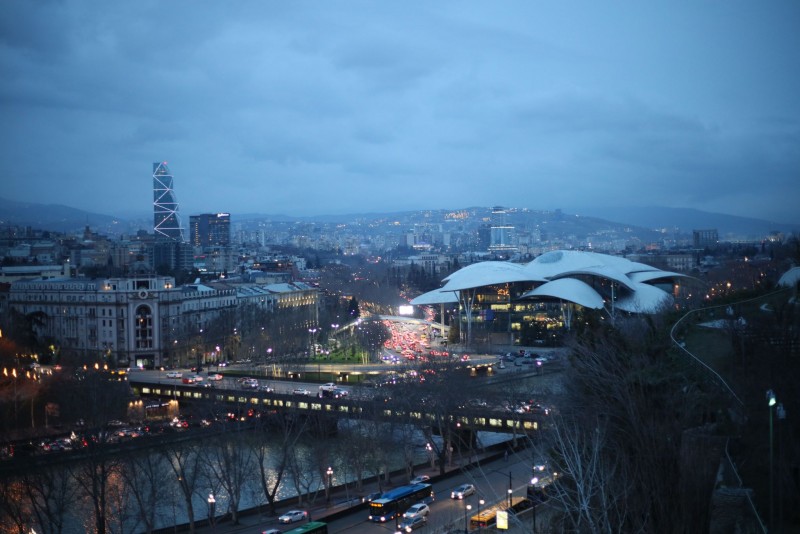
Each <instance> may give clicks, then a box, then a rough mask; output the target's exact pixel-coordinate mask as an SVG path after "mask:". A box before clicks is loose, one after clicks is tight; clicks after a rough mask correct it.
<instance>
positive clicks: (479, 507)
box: [478, 499, 486, 532]
mask: <svg viewBox="0 0 800 534" xmlns="http://www.w3.org/2000/svg"><path fill="white" fill-rule="evenodd" d="M484 504H486V501H484V500H483V499H480V500H479V501H478V532H480V531H481V526H482V525H483V518H482V517H481V509H482V508H483V505H484Z"/></svg>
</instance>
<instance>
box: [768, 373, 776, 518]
mask: <svg viewBox="0 0 800 534" xmlns="http://www.w3.org/2000/svg"><path fill="white" fill-rule="evenodd" d="M776 402H778V400H777V398H776V397H775V392H774V391H772V390H771V389H768V390H767V408H768V409H769V528H770V529H773V530H774V529H775V499H774V493H775V492H774V489H775V480H774V478H775V471H774V469H773V439H772V407H773V406H775V403H776Z"/></svg>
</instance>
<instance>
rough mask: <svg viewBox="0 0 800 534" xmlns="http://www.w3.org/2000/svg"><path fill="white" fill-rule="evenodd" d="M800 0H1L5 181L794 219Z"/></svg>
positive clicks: (45, 189)
mask: <svg viewBox="0 0 800 534" xmlns="http://www.w3.org/2000/svg"><path fill="white" fill-rule="evenodd" d="M798 28H800V2H797V1H796V0H787V1H768V2H754V1H750V0H748V1H745V2H739V1H726V2H710V1H689V2H680V1H675V0H670V1H669V2H666V1H665V2H640V1H636V2H624V1H614V2H597V1H586V2H569V1H558V2H531V1H527V0H526V1H521V2H514V1H504V2H490V1H485V2H471V1H458V2H444V1H441V2H439V1H437V2H429V1H428V2H414V1H408V0H404V1H402V2H400V1H397V2H384V1H377V0H375V1H372V2H353V1H341V0H337V1H322V0H320V1H318V2H300V1H283V2H277V1H266V0H264V1H252V2H243V1H239V2H210V1H208V2H199V1H191V2H190V1H175V0H170V1H142V0H137V1H136V2H106V1H96V2H84V1H75V0H70V1H63V2H55V1H53V2H50V1H33V0H4V1H3V2H1V3H0V109H1V110H2V115H0V176H2V187H0V196H1V197H5V198H9V199H12V200H20V201H33V202H46V203H59V204H66V205H69V206H73V207H78V208H82V209H88V210H91V211H94V212H99V213H106V214H110V215H124V214H129V213H134V212H136V213H148V212H150V211H151V210H152V201H153V198H152V177H151V175H152V164H153V162H155V161H167V162H168V164H169V167H170V169H171V170H172V172H173V174H174V176H175V190H176V195H177V198H178V201H179V202H180V210H181V214H182V215H183V217H188V215H189V214H194V213H201V212H218V211H229V212H231V213H233V214H234V215H235V214H236V213H252V212H261V213H285V214H290V215H315V214H328V213H350V212H372V211H396V210H405V209H425V208H460V207H468V206H476V205H479V206H490V205H496V204H499V205H506V206H514V207H528V208H532V209H555V208H562V209H565V210H571V211H573V212H574V211H578V210H579V209H580V208H581V207H584V206H587V205H591V204H602V205H605V206H618V205H631V206H650V205H659V206H668V207H690V208H698V209H702V210H706V211H713V212H719V213H729V214H734V215H742V216H749V217H759V218H764V219H768V220H772V221H776V222H797V221H798V220H800V216H799V215H798V213H799V212H800V210H798V205H800V30H798Z"/></svg>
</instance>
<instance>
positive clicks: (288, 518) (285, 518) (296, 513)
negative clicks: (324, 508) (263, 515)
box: [278, 510, 308, 524]
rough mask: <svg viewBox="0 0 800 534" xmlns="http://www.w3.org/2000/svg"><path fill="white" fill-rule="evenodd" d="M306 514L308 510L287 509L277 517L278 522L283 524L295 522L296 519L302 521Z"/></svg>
mask: <svg viewBox="0 0 800 534" xmlns="http://www.w3.org/2000/svg"><path fill="white" fill-rule="evenodd" d="M307 515H308V512H305V511H303V510H289V511H288V512H286V513H285V514H283V515H282V516H280V517H279V518H278V522H279V523H284V524H287V523H295V522H297V521H302V520H303V519H305V518H306V516H307Z"/></svg>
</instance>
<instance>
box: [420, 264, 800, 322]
mask: <svg viewBox="0 0 800 534" xmlns="http://www.w3.org/2000/svg"><path fill="white" fill-rule="evenodd" d="M788 274H789V273H787V275H788ZM798 276H800V274H798ZM675 278H690V277H689V276H687V275H683V274H680V273H674V272H670V271H662V270H660V269H657V268H656V267H652V266H650V265H646V264H644V263H639V262H633V261H630V260H627V259H625V258H622V257H619V256H609V255H607V254H599V253H596V252H583V251H577V250H553V251H550V252H547V253H545V254H542V255H541V256H539V257H537V258H536V259H534V260H533V261H531V262H530V263H527V264H518V263H509V262H500V261H486V262H481V263H474V264H472V265H468V266H467V267H464V268H463V269H460V270H458V271H456V272H455V273H453V274H451V275H450V276H448V277H447V278H445V279H444V282H445V285H444V286H443V287H442V288H441V289H439V290H437V291H438V292H459V291H464V290H467V289H475V288H479V287H484V286H491V285H499V284H506V283H513V282H530V283H531V284H532V285H533V286H535V287H534V289H532V290H530V291H528V292H527V293H525V294H524V295H522V298H558V299H562V300H566V301H569V302H573V303H575V304H578V305H580V306H584V307H588V308H593V309H600V308H603V307H604V305H607V306H608V307H609V308H611V307H614V308H617V309H621V310H624V311H629V312H631V313H654V312H657V311H658V310H660V309H662V308H663V307H664V306H665V305H670V304H672V296H671V295H670V294H669V293H667V292H666V291H664V290H662V289H660V288H658V287H655V286H654V285H650V284H648V283H647V282H653V281H663V280H668V279H675ZM431 293H437V292H436V291H434V292H431ZM449 294H450V295H453V297H451V298H452V299H453V300H444V301H442V300H437V299H440V298H445V297H442V296H439V295H429V294H428V293H426V294H425V295H420V296H419V297H417V299H414V301H412V304H416V303H418V304H423V303H426V301H430V303H440V302H456V301H457V300H458V299H457V295H456V294H455V293H449ZM423 297H424V298H423ZM431 299H433V300H431ZM612 299H613V303H612V302H607V301H611V300H612Z"/></svg>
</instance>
